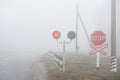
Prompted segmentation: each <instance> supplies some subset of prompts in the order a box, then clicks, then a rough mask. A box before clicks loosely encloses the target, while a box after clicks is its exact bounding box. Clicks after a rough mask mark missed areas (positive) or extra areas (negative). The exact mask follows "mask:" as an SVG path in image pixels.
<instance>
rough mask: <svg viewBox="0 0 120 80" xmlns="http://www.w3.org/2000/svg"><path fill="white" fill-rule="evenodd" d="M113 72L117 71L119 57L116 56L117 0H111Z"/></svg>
mask: <svg viewBox="0 0 120 80" xmlns="http://www.w3.org/2000/svg"><path fill="white" fill-rule="evenodd" d="M111 72H117V57H116V0H111Z"/></svg>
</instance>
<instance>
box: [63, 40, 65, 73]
mask: <svg viewBox="0 0 120 80" xmlns="http://www.w3.org/2000/svg"><path fill="white" fill-rule="evenodd" d="M65 44H66V42H65V40H63V72H65Z"/></svg>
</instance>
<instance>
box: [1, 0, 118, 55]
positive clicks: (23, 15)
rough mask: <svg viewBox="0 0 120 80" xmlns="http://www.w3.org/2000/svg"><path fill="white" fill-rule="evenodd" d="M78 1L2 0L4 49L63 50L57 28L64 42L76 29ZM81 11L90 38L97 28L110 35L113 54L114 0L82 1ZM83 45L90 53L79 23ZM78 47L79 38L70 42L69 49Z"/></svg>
mask: <svg viewBox="0 0 120 80" xmlns="http://www.w3.org/2000/svg"><path fill="white" fill-rule="evenodd" d="M76 2H77V0H0V51H1V52H21V54H22V52H23V53H24V52H31V53H38V54H41V53H44V52H47V51H48V50H52V51H62V45H60V44H57V43H56V40H55V39H53V37H52V32H53V31H54V30H59V31H60V32H61V38H60V39H59V40H60V41H62V40H63V39H65V40H66V41H69V40H68V39H67V36H66V34H67V32H68V31H71V30H73V31H75V25H76ZM78 3H79V13H80V15H81V17H82V19H83V22H84V25H85V27H86V29H87V32H88V34H89V37H90V36H91V34H92V33H93V32H94V31H95V30H102V31H104V32H105V34H106V35H107V41H106V43H107V44H109V47H108V48H107V49H106V52H107V54H110V31H111V29H110V26H111V22H110V19H111V8H110V7H111V2H110V0H79V1H78ZM119 4H120V1H119V0H117V54H118V53H120V50H119V47H120V42H119V41H120V38H119V33H120V31H119V30H120V27H119V26H120V6H119ZM78 43H79V48H80V52H81V53H83V52H84V53H87V54H88V53H89V52H90V51H91V48H90V45H89V43H88V40H87V38H86V35H85V33H84V30H83V28H82V26H81V23H80V22H79V42H78ZM74 50H75V40H72V43H71V44H69V45H67V51H74Z"/></svg>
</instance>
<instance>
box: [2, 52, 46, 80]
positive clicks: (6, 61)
mask: <svg viewBox="0 0 120 80" xmlns="http://www.w3.org/2000/svg"><path fill="white" fill-rule="evenodd" d="M37 56H40V54H35V53H34V54H29V53H0V80H28V79H30V77H29V75H30V73H31V71H33V72H35V71H34V69H33V68H34V67H33V68H32V66H34V64H33V63H35V61H36V57H37ZM36 63H37V62H36ZM37 64H38V63H37ZM35 65H36V64H35ZM37 66H38V65H37ZM39 67H41V68H42V69H41V70H43V69H45V67H44V66H43V63H42V62H41V63H39ZM31 69H33V70H31ZM38 71H40V70H39V69H38ZM43 72H44V79H46V78H45V76H46V70H43ZM43 72H38V73H37V74H36V75H37V76H39V77H40V76H42V75H43ZM32 75H33V74H32ZM36 75H35V74H34V75H33V77H34V76H36ZM31 80H42V79H40V78H38V79H34V78H32V77H31Z"/></svg>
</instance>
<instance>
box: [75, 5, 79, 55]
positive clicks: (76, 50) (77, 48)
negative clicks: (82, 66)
mask: <svg viewBox="0 0 120 80" xmlns="http://www.w3.org/2000/svg"><path fill="white" fill-rule="evenodd" d="M75 52H76V54H79V47H78V3H77V5H76V46H75Z"/></svg>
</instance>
